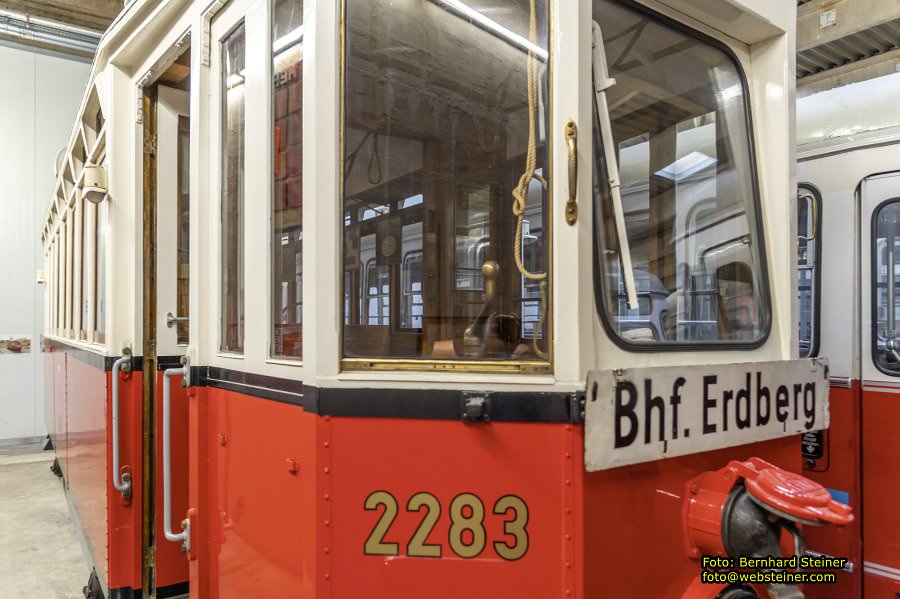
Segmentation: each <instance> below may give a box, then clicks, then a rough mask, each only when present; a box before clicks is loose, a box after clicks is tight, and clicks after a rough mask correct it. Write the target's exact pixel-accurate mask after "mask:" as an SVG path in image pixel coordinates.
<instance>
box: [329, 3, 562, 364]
mask: <svg viewBox="0 0 900 599" xmlns="http://www.w3.org/2000/svg"><path fill="white" fill-rule="evenodd" d="M349 1H351V0H340V2H339V6H338V13H339V22H340V36H339V44H340V48H339V54H340V59H339V90H338V106H339V115H338V155H339V158H338V161H337V164H338V166H339V169H340V170H339V171H338V173H339V175H338V185H337V192H338V214H339V218H340V221H339V224H336V226H338V227H339V233H338V246H339V249H338V261H337V263H338V264H339V265H341V266H340V269H341V273H342V274H341V275H340V276H339V277H338V283H339V287H338V296H337V297H338V308H337V309H338V317H337V319H336V320H337V322H338V325H339V333H338V343H337V348H338V349H337V352H338V363H339V368H338V371H339V372H340V373H341V374H346V373H359V372H452V373H459V374H472V373H484V374H519V375H522V374H525V375H552V374H553V373H554V372H555V367H556V359H555V347H554V345H555V341H556V338H555V336H554V323H555V314H554V311H555V302H554V301H553V296H554V291H555V276H556V273H555V270H556V269H555V263H554V252H553V246H554V243H555V241H556V239H555V235H554V233H555V226H556V217H555V214H554V212H555V207H556V203H555V202H556V195H557V194H555V193H554V186H553V185H552V184H551V185H549V186H548V188H547V190H546V194H547V198H546V206H547V208H546V211H545V214H544V218H545V222H544V224H543V228H544V239H543V243H544V244H546V245H547V248H548V252H547V267H546V272H547V278H546V285H547V288H546V293H547V297H546V306H545V310H546V313H545V317H544V327H546V331H547V334H546V339H542V340H543V341H544V346H545V347H546V353H547V358H546V359H540V358H537V359H530V360H512V359H504V360H485V359H471V358H463V357H460V358H457V359H445V358H429V357H419V358H409V357H393V356H377V357H350V356H347V355H346V353H345V347H346V345H345V335H346V327H347V324H346V322H347V320H348V314H347V313H345V312H344V305H345V302H346V300H345V298H346V297H347V295H346V294H347V288H346V280H345V279H346V277H345V276H344V274H343V273H344V272H345V269H344V264H345V261H346V252H345V244H344V235H345V230H344V228H345V227H344V223H345V220H344V219H345V215H346V214H347V210H348V208H347V205H346V203H345V200H346V199H347V198H346V190H345V185H346V180H345V177H344V176H343V173H344V172H345V168H346V158H347V156H346V147H347V129H348V128H347V77H348V69H347V63H348V52H347V48H348V43H349V27H348V21H347V13H348V10H347V3H348V2H349ZM554 5H555V2H554V0H548V2H547V52H548V56H547V75H546V77H547V92H548V97H549V100H548V106H550V107H551V108H550V110H549V112H548V114H549V115H553V109H552V106H553V98H554V94H555V93H556V84H555V83H556V82H555V77H556V66H555V65H556V54H557V50H556V37H557V36H556V26H557V17H556V10H555V6H554ZM561 131H562V127H560V126H557V124H556V123H555V122H554V119H553V118H549V117H548V119H547V132H546V145H547V149H546V152H547V157H548V164H547V168H548V170H550V179H549V180H552V177H553V176H554V172H556V171H557V170H558V171H559V172H560V173H564V169H563V168H558V165H555V163H554V157H553V155H554V152H555V150H556V147H557V136H559V135H560V134H561ZM561 176H562V175H561ZM453 210H454V214H455V211H456V206H455V205H454V207H453ZM360 239H361V238H360ZM361 266H362V270H364V269H365V265H364V264H363V265H361ZM453 272H454V274H453V281H454V282H453V288H454V290H455V288H456V283H455V280H456V264H455V262H454V267H453ZM360 279H361V280H363V279H365V274H364V273H363V274H361V275H360ZM361 282H362V281H361ZM361 282H360V283H361ZM350 284H351V285H352V284H353V281H352V277H351V280H350ZM399 287H400V290H399V293H398V298H401V301H402V284H401V285H399ZM360 300H361V303H362V302H363V301H365V300H364V298H363V297H362V296H361V297H360ZM351 304H352V302H351ZM360 312H361V314H360V319H361V318H362V310H360ZM367 317H368V314H366V318H367ZM349 321H350V322H351V323H352V322H353V319H352V318H350V319H349ZM398 330H400V331H410V330H411V329H402V328H400V329H398Z"/></svg>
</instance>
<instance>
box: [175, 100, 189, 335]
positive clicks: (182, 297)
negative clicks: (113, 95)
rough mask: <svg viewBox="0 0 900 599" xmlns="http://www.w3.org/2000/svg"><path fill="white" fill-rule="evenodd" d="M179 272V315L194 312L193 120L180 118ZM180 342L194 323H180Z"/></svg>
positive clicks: (182, 315)
mask: <svg viewBox="0 0 900 599" xmlns="http://www.w3.org/2000/svg"><path fill="white" fill-rule="evenodd" d="M177 253H178V273H177V277H178V280H177V290H176V291H177V298H176V306H177V313H178V316H181V317H185V316H187V315H188V314H190V292H191V289H190V276H191V121H190V119H189V118H188V117H186V116H180V117H178V240H177ZM176 327H177V329H176V335H177V342H178V343H181V344H187V343H188V341H189V339H190V322H188V321H182V322H179V323H178V324H177V325H176Z"/></svg>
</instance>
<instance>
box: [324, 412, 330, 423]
mask: <svg viewBox="0 0 900 599" xmlns="http://www.w3.org/2000/svg"><path fill="white" fill-rule="evenodd" d="M322 419H323V420H324V421H325V422H328V421H329V420H331V416H328V415H327V414H326V415H325V416H322Z"/></svg>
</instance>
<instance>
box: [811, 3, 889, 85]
mask: <svg viewBox="0 0 900 599" xmlns="http://www.w3.org/2000/svg"><path fill="white" fill-rule="evenodd" d="M809 1H810V0H798V3H804V2H809ZM898 47H900V19H896V20H893V21H888V22H886V23H882V24H881V25H875V26H874V27H871V28H869V29H866V30H864V31H859V32H857V33H854V34H851V35H847V36H845V37H842V38H840V39H836V40H834V41H832V42H828V43H825V44H820V45H818V46H815V47H813V48H809V49H807V50H804V51H802V52H798V53H797V78H798V79H802V78H803V77H808V76H809V75H813V74H815V73H820V72H822V71H826V70H828V69H833V68H836V67H839V66H843V65H845V64H850V63H852V62H857V61H859V60H864V59H866V58H871V57H872V56H877V55H879V54H884V53H885V52H890V51H891V50H896V49H897V48H898Z"/></svg>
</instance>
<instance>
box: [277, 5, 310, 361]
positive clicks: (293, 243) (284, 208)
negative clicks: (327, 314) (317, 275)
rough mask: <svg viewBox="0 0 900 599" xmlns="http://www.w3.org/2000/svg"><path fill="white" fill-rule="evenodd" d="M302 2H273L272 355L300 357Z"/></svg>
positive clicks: (301, 279) (301, 285) (301, 310)
mask: <svg viewBox="0 0 900 599" xmlns="http://www.w3.org/2000/svg"><path fill="white" fill-rule="evenodd" d="M302 61H303V2H302V1H301V0H275V2H274V3H273V6H272V118H273V131H272V139H273V143H274V146H275V147H274V151H273V157H274V165H275V172H274V175H273V176H274V179H273V187H272V188H273V197H272V355H273V356H275V357H279V358H299V357H300V356H301V351H302V342H301V341H302V337H303V335H302V328H301V327H302V322H303V315H302V312H303V284H302V281H303V253H302V248H303V189H302V188H303V184H302V180H303V179H302V176H301V175H302V166H303V165H302V162H303V62H302Z"/></svg>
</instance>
